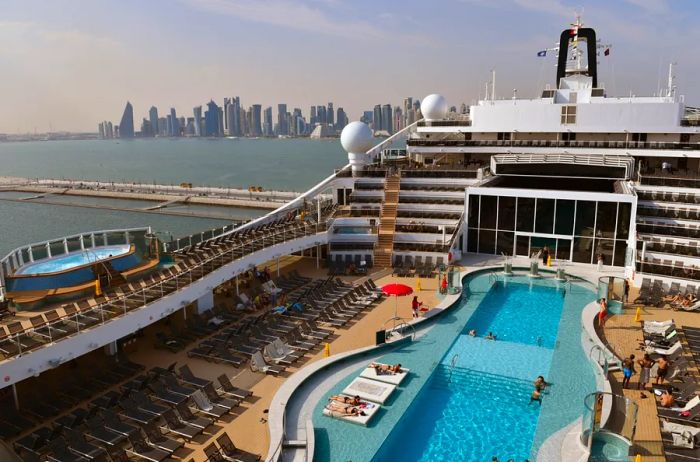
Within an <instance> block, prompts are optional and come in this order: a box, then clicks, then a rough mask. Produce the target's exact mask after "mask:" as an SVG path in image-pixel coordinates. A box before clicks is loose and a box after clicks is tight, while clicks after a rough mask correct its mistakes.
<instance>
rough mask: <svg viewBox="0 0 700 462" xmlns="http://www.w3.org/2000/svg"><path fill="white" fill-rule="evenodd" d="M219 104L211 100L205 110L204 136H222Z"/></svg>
mask: <svg viewBox="0 0 700 462" xmlns="http://www.w3.org/2000/svg"><path fill="white" fill-rule="evenodd" d="M219 128H220V124H219V106H218V105H217V104H216V103H215V102H214V100H211V101H209V102H208V103H207V110H206V111H204V136H220V132H219Z"/></svg>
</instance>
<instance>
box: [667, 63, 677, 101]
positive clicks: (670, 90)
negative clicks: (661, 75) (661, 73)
mask: <svg viewBox="0 0 700 462" xmlns="http://www.w3.org/2000/svg"><path fill="white" fill-rule="evenodd" d="M675 65H676V63H670V64H669V65H668V90H667V93H666V96H675V94H676V85H675V83H674V82H675V80H676V76H675V75H674V74H673V68H674V66H675Z"/></svg>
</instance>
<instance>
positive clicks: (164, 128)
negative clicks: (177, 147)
mask: <svg viewBox="0 0 700 462" xmlns="http://www.w3.org/2000/svg"><path fill="white" fill-rule="evenodd" d="M168 133H169V129H168V118H167V117H158V136H168Z"/></svg>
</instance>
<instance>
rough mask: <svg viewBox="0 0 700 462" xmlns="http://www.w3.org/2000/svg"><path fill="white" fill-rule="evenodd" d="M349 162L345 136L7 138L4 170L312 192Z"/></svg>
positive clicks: (0, 150)
mask: <svg viewBox="0 0 700 462" xmlns="http://www.w3.org/2000/svg"><path fill="white" fill-rule="evenodd" d="M347 163H348V156H347V154H346V153H345V151H343V148H342V147H341V146H340V140H338V139H330V140H309V139H227V138H213V139H202V138H200V139H193V138H180V139H177V138H170V139H136V140H128V141H127V140H85V141H45V142H41V141H31V142H23V143H0V165H2V169H1V170H0V175H4V176H21V177H29V178H35V177H41V178H72V179H91V180H101V181H108V180H113V181H119V180H126V181H139V182H145V183H151V182H154V181H155V182H156V183H161V184H179V183H182V182H185V181H186V182H189V183H192V184H194V185H197V186H203V185H206V186H225V187H230V188H236V187H239V188H246V189H247V188H248V186H252V185H256V186H257V185H259V186H263V187H264V188H266V189H277V190H288V191H305V190H306V189H308V188H309V187H311V186H313V185H314V184H316V183H318V182H319V181H320V180H322V179H323V178H325V177H327V176H328V175H330V174H331V173H332V172H333V169H335V168H339V167H342V166H344V165H345V164H347Z"/></svg>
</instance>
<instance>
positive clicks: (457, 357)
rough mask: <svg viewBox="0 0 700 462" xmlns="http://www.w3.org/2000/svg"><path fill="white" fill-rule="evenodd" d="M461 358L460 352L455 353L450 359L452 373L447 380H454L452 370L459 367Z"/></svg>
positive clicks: (449, 381)
mask: <svg viewBox="0 0 700 462" xmlns="http://www.w3.org/2000/svg"><path fill="white" fill-rule="evenodd" d="M458 359H459V354H458V353H455V354H454V356H452V358H451V359H450V375H449V377H447V382H448V383H451V382H452V372H454V370H455V367H457V360H458Z"/></svg>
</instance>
